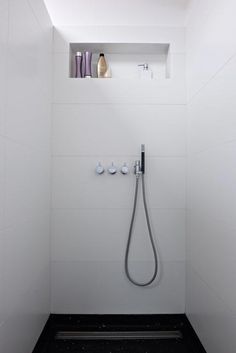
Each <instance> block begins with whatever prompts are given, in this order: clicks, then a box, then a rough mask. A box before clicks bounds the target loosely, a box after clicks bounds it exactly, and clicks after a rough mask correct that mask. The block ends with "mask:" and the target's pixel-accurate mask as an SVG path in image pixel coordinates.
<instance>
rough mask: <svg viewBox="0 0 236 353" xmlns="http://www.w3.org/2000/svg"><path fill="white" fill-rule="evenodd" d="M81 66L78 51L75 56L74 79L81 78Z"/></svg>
mask: <svg viewBox="0 0 236 353" xmlns="http://www.w3.org/2000/svg"><path fill="white" fill-rule="evenodd" d="M81 66H82V53H81V52H80V51H78V52H77V53H76V56H75V77H76V78H78V77H82V74H81Z"/></svg>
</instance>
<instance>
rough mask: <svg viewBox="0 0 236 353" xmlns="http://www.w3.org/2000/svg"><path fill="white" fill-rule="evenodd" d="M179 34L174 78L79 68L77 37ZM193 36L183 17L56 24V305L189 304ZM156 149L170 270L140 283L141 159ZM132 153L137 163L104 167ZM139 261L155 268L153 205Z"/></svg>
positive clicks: (87, 309) (152, 169) (158, 232)
mask: <svg viewBox="0 0 236 353" xmlns="http://www.w3.org/2000/svg"><path fill="white" fill-rule="evenodd" d="M137 41H138V42H142V43H146V42H149V43H151V42H158V41H160V42H162V43H170V57H171V78H170V79H164V78H161V79H158V78H157V79H156V80H153V81H145V80H144V81H141V80H139V79H126V78H122V79H107V80H96V79H90V80H86V79H83V80H78V79H73V78H69V43H70V42H73V43H76V42H105V43H106V42H117V43H122V42H127V43H132V42H137ZM185 92H186V91H185V43H184V29H183V28H181V27H178V28H177V27H176V28H175V27H132V26H122V27H115V26H110V27H109V26H108V27H106V26H105V27H103V26H98V27H91V26H86V27H83V26H80V27H70V26H67V27H57V28H56V29H55V31H54V98H53V180H52V188H53V190H52V307H51V309H52V312H54V313H86V314H91V313H99V314H104V313H126V314H127V313H182V312H184V310H185V158H186V148H185V147H186V146H185V145H186V144H185V123H186V121H185V113H186V94H185ZM141 143H145V144H146V150H147V174H146V184H147V197H148V203H149V207H150V215H151V220H152V226H153V231H154V233H155V238H156V242H157V244H158V246H159V251H160V255H161V261H162V262H161V273H162V275H161V280H160V283H159V284H158V285H155V286H152V287H149V288H137V287H135V286H133V285H132V284H131V283H129V281H128V280H127V278H126V277H125V274H124V255H125V247H126V241H127V235H128V229H129V223H130V217H131V212H132V203H133V193H134V184H135V178H134V175H133V173H132V166H133V164H134V161H135V160H136V159H138V158H139V152H140V144H141ZM99 161H101V163H102V164H103V165H104V166H105V167H106V168H107V167H108V166H109V164H110V163H111V162H112V161H114V163H115V164H116V165H117V166H118V167H121V165H122V164H123V163H124V162H127V163H128V165H129V167H130V169H131V173H130V174H129V175H127V176H123V175H121V174H120V173H118V174H117V175H115V176H111V175H108V174H107V173H105V174H104V175H102V176H97V175H96V174H95V167H96V164H97V163H98V162H99ZM140 201H141V200H139V212H138V217H137V221H136V224H135V235H134V240H133V242H132V252H131V262H130V265H131V271H132V273H133V274H134V275H135V276H136V279H139V280H145V279H147V278H148V276H150V274H151V273H152V270H153V263H152V252H151V249H150V244H149V241H148V235H147V229H146V225H145V220H144V213H143V208H142V205H141V203H140Z"/></svg>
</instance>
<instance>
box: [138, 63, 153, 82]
mask: <svg viewBox="0 0 236 353" xmlns="http://www.w3.org/2000/svg"><path fill="white" fill-rule="evenodd" d="M138 66H142V68H141V70H140V73H139V75H140V76H139V77H140V78H141V79H145V80H151V79H152V78H153V73H152V70H151V69H149V67H148V64H147V63H144V64H140V65H138Z"/></svg>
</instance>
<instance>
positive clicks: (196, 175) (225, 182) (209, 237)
mask: <svg viewBox="0 0 236 353" xmlns="http://www.w3.org/2000/svg"><path fill="white" fill-rule="evenodd" d="M235 10H236V5H235V2H233V1H226V2H223V1H216V2H212V1H206V2H205V1H200V2H197V1H192V12H191V16H190V19H189V26H188V31H187V38H188V46H187V50H188V53H189V54H188V56H189V63H188V71H189V75H188V82H189V98H190V100H189V104H188V118H189V122H188V125H189V131H188V140H189V143H188V150H189V155H188V182H187V183H188V217H187V224H188V236H187V259H188V261H187V292H186V297H187V308H186V311H187V314H188V316H189V318H190V320H191V322H192V324H193V326H194V328H195V329H196V331H197V333H198V334H199V336H200V338H201V340H202V342H203V343H204V345H205V347H206V350H207V352H208V353H213V352H214V353H225V352H227V353H233V352H235V351H236V341H235V330H236V320H235V318H236V306H235V293H236V287H235V284H234V282H235V281H234V278H236V272H235V268H236V243H235V229H236V223H235V209H236V204H235V200H236V188H235V178H236V169H235V157H236V120H235V111H236V107H235V77H236V59H235V55H234V54H235V52H236V45H235V41H234V39H233V33H234V28H235V21H234V19H233V13H234V12H235ZM219 23H220V24H221V25H219Z"/></svg>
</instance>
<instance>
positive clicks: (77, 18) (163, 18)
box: [44, 0, 189, 26]
mask: <svg viewBox="0 0 236 353" xmlns="http://www.w3.org/2000/svg"><path fill="white" fill-rule="evenodd" d="M44 2H45V4H46V6H47V8H48V12H49V14H50V16H51V19H52V22H53V24H54V25H55V26H63V25H160V26H161V25H170V26H181V25H183V24H184V22H185V16H186V10H187V6H188V2H189V0H44Z"/></svg>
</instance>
